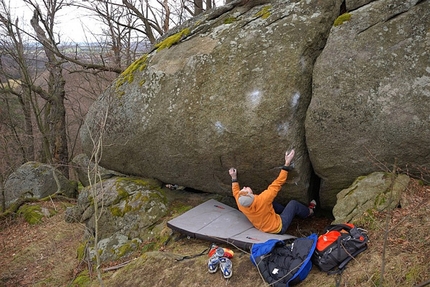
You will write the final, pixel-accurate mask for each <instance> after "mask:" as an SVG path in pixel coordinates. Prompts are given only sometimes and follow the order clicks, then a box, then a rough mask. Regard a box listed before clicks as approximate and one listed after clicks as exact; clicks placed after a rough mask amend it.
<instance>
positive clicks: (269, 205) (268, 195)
mask: <svg viewBox="0 0 430 287" xmlns="http://www.w3.org/2000/svg"><path fill="white" fill-rule="evenodd" d="M294 153H295V152H294V150H292V151H291V152H288V151H287V152H286V153H285V164H284V166H283V167H282V169H281V171H280V173H279V175H278V178H276V179H275V180H274V181H273V182H272V183H271V184H270V185H269V187H268V188H267V189H266V190H265V191H263V192H262V193H260V194H254V193H253V192H252V189H251V188H250V187H247V186H245V187H243V188H242V189H240V186H239V183H238V181H237V170H236V169H235V168H234V167H232V168H230V170H229V174H230V176H231V181H232V184H231V187H232V191H233V196H234V198H235V199H236V203H237V206H238V207H239V210H240V211H241V212H242V213H243V214H245V216H246V217H247V218H248V219H249V221H250V222H251V223H252V225H254V227H255V228H257V229H259V230H261V231H263V232H268V233H280V234H283V233H285V232H286V231H287V228H288V226H289V225H290V224H291V221H292V220H293V218H294V217H295V216H298V217H300V218H306V217H308V216H310V215H313V213H314V208H315V206H316V202H315V200H312V201H311V203H310V204H309V207H307V206H305V205H303V204H302V203H300V202H298V201H296V200H291V201H289V202H288V204H287V206H286V207H285V208H284V206H282V205H281V204H279V203H277V202H274V199H275V197H276V195H278V192H279V191H280V190H281V188H282V185H283V184H284V183H285V182H286V181H287V176H288V171H289V170H291V169H292V167H291V166H290V164H291V160H292V159H293V157H294Z"/></svg>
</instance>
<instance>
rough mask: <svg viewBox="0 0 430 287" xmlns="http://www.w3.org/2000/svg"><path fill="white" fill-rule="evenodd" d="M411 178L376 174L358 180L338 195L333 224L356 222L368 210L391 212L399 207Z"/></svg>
mask: <svg viewBox="0 0 430 287" xmlns="http://www.w3.org/2000/svg"><path fill="white" fill-rule="evenodd" d="M409 181H410V178H409V176H407V175H404V174H399V175H397V176H395V177H394V178H393V177H392V174H390V173H384V172H374V173H371V174H369V175H367V176H363V177H359V178H357V179H356V180H355V181H354V183H353V184H352V185H351V186H350V187H348V188H346V189H344V190H342V191H341V192H339V193H338V194H337V202H336V205H335V206H334V208H333V216H334V218H335V220H334V222H333V223H345V222H354V221H356V220H357V219H359V218H360V217H361V216H362V215H363V214H364V213H365V212H366V211H368V210H378V211H383V210H391V209H394V208H396V207H397V206H399V203H400V199H401V197H402V193H403V192H404V191H405V190H406V188H407V187H408V184H409Z"/></svg>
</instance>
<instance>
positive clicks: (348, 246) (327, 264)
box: [312, 223, 369, 274]
mask: <svg viewBox="0 0 430 287" xmlns="http://www.w3.org/2000/svg"><path fill="white" fill-rule="evenodd" d="M368 241H369V238H368V236H367V232H366V230H364V229H361V228H358V227H356V226H354V225H353V224H351V223H346V224H334V225H329V226H327V227H326V228H325V233H324V234H322V235H320V236H319V237H318V240H317V245H316V248H315V252H314V254H313V256H312V262H313V263H314V264H315V265H316V266H318V268H319V269H320V270H321V271H324V272H327V273H329V274H339V273H341V272H342V271H343V270H344V269H345V267H346V265H347V264H348V262H349V261H351V259H353V258H355V257H356V256H357V255H358V254H360V253H361V252H363V251H364V250H366V249H367V242H368Z"/></svg>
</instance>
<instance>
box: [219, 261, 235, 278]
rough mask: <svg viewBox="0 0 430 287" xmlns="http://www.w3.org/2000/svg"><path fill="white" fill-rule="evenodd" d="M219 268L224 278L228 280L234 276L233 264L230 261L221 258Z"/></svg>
mask: <svg viewBox="0 0 430 287" xmlns="http://www.w3.org/2000/svg"><path fill="white" fill-rule="evenodd" d="M219 267H220V270H221V272H222V276H223V277H224V278H225V279H228V278H230V277H231V276H232V275H233V264H232V262H231V260H230V259H228V258H226V257H221V258H220V259H219Z"/></svg>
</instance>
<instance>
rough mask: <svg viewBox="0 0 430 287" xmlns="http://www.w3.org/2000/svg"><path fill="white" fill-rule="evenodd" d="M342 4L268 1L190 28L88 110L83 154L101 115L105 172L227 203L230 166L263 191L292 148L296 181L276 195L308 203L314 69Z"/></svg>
mask: <svg viewBox="0 0 430 287" xmlns="http://www.w3.org/2000/svg"><path fill="white" fill-rule="evenodd" d="M340 2H341V1H338V0H336V1H334V0H327V1H273V2H272V4H271V5H260V6H256V7H253V8H252V9H251V10H249V11H247V12H244V11H243V10H241V9H243V7H236V8H232V9H231V10H230V11H228V12H226V13H224V14H222V15H221V16H220V17H217V18H215V19H212V20H209V19H210V18H211V15H212V14H205V15H203V16H201V17H200V18H196V19H193V20H192V21H191V22H190V23H188V24H187V25H185V26H184V27H181V29H182V30H181V29H176V31H178V33H177V34H174V35H173V36H171V37H170V38H167V39H166V40H164V41H163V42H161V46H160V47H159V49H158V50H154V51H153V52H151V53H150V54H148V55H145V56H144V57H142V59H140V60H139V61H137V62H136V63H134V64H133V65H132V66H130V67H129V69H128V70H127V71H125V72H124V73H123V75H121V77H120V78H119V79H118V80H117V81H116V82H115V83H113V84H112V86H111V87H110V89H108V90H107V91H106V92H105V93H104V94H103V95H102V96H101V97H100V98H99V99H98V101H97V102H96V103H94V105H93V106H92V108H91V110H90V111H89V113H88V115H87V118H86V124H85V125H84V126H85V127H87V126H88V127H90V128H89V129H86V128H84V129H82V130H81V139H82V141H83V146H84V147H85V149H86V150H87V152H88V151H91V150H92V147H91V145H92V143H91V141H90V134H95V133H97V132H98V131H99V130H100V129H99V128H98V127H99V124H98V123H100V121H101V120H102V119H103V118H104V116H105V115H106V113H107V114H108V116H107V119H106V123H105V127H106V128H105V130H104V134H103V137H104V140H103V142H104V144H105V146H104V147H103V158H102V161H101V165H103V166H104V167H106V168H109V169H113V170H117V171H120V172H122V173H126V174H134V175H140V176H146V177H155V178H158V179H160V180H161V181H163V182H173V183H177V184H179V185H182V186H188V187H192V188H194V189H198V190H202V191H207V192H217V193H231V190H230V188H231V186H230V178H229V175H228V169H229V168H230V167H232V166H234V167H236V168H237V169H238V170H239V173H240V181H241V182H242V183H243V184H246V185H249V186H251V187H253V189H254V190H256V191H257V192H258V191H259V190H263V189H265V188H266V187H267V185H268V184H269V183H270V182H271V181H272V180H274V179H275V178H276V176H277V175H278V172H279V168H280V166H281V165H282V164H283V154H284V152H285V150H287V149H291V148H295V149H296V154H297V156H296V159H295V166H296V172H293V173H292V174H291V175H290V178H289V179H290V183H292V184H290V186H287V187H286V189H287V190H288V193H282V192H281V195H283V196H284V198H286V197H290V198H291V197H295V198H301V199H305V198H306V197H307V189H308V184H309V178H310V172H311V165H310V161H309V159H308V154H307V151H306V145H305V137H304V117H305V112H306V108H307V106H308V104H309V101H310V96H311V76H312V68H313V62H314V61H315V59H316V57H317V55H318V53H319V51H320V49H322V47H323V46H324V42H325V39H326V38H327V33H328V31H329V30H330V27H331V26H332V23H333V21H334V19H335V18H336V16H337V13H338V7H339V5H340ZM181 35H182V40H181V42H180V43H178V44H176V45H173V46H171V47H170V48H169V49H167V48H165V49H161V48H162V47H164V46H168V45H169V43H170V42H169V41H173V40H174V39H173V38H172V37H180V36H181ZM287 185H288V184H287ZM306 200H307V199H306Z"/></svg>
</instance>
